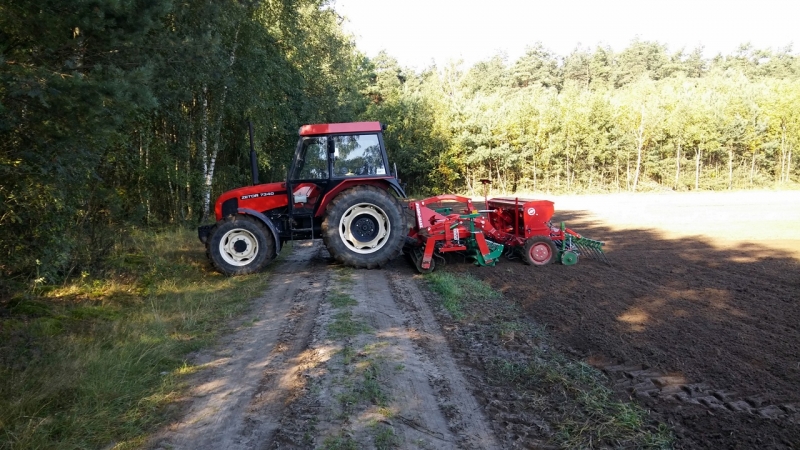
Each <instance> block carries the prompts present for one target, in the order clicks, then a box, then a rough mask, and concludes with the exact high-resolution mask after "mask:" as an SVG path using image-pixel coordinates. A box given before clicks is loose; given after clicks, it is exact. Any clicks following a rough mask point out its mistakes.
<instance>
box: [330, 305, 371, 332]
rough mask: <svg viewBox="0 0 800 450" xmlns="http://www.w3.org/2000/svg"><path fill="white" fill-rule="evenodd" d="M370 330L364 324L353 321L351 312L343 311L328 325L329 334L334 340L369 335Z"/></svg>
mask: <svg viewBox="0 0 800 450" xmlns="http://www.w3.org/2000/svg"><path fill="white" fill-rule="evenodd" d="M369 331H370V328H369V326H368V325H367V324H365V323H364V322H361V321H359V320H355V319H353V314H352V313H351V312H350V311H342V312H339V313H337V314H336V315H335V316H333V322H331V323H330V324H328V334H329V335H330V337H331V338H333V339H339V338H345V337H352V336H358V335H359V334H361V333H368V332H369Z"/></svg>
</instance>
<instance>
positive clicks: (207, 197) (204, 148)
mask: <svg viewBox="0 0 800 450" xmlns="http://www.w3.org/2000/svg"><path fill="white" fill-rule="evenodd" d="M238 44H239V27H237V28H236V33H235V34H234V37H233V47H232V48H231V56H230V59H229V62H228V72H230V70H231V69H232V68H233V64H234V63H235V62H236V48H237V46H238ZM227 96H228V85H227V84H224V85H223V86H222V95H221V97H220V101H219V105H218V109H219V113H218V114H217V119H216V120H215V122H214V142H213V144H212V150H211V154H209V153H208V151H209V150H208V134H209V124H208V116H209V113H208V85H206V84H204V85H203V118H202V121H203V125H202V136H201V143H200V147H201V152H202V154H203V155H206V158H205V161H204V162H203V176H204V178H205V183H204V185H203V221H206V220H208V218H209V214H210V212H211V211H210V210H211V188H212V186H213V183H214V168H215V167H216V163H217V155H218V154H219V149H220V140H221V137H220V133H221V129H222V120H223V119H224V117H225V101H226V98H227Z"/></svg>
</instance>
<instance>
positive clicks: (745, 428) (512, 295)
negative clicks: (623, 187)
mask: <svg viewBox="0 0 800 450" xmlns="http://www.w3.org/2000/svg"><path fill="white" fill-rule="evenodd" d="M552 199H553V200H554V201H555V202H556V216H555V217H554V219H555V220H558V221H562V220H563V221H566V222H567V224H568V226H570V227H571V228H573V229H575V230H576V231H579V232H580V233H582V234H583V235H585V236H587V237H591V238H594V239H599V240H603V241H605V242H607V254H608V256H609V259H610V260H611V263H612V264H611V265H610V266H609V265H605V264H602V263H600V262H597V261H592V260H581V261H580V262H579V263H578V264H577V265H575V266H569V267H567V266H561V265H552V266H547V267H539V268H532V267H528V266H525V265H523V264H521V263H519V262H516V261H503V262H502V263H500V264H498V266H496V267H494V268H478V267H473V266H466V265H464V266H462V267H455V266H452V265H451V266H450V270H459V271H468V272H469V273H470V274H472V275H473V276H475V277H477V278H480V279H483V280H485V281H488V282H489V283H491V285H492V286H493V287H495V288H496V289H498V290H500V291H501V292H502V293H503V294H504V295H505V297H506V298H507V299H511V300H513V301H515V302H517V303H518V304H519V305H520V306H521V307H522V310H523V311H524V314H525V315H526V316H527V318H529V319H530V320H532V321H535V322H538V323H539V324H540V325H543V326H544V327H545V328H546V329H547V330H548V331H549V332H550V333H551V334H552V336H553V340H554V341H555V343H556V345H557V346H559V347H560V348H561V350H563V351H565V352H566V353H567V354H570V355H572V356H574V357H576V358H579V359H583V360H585V361H587V362H589V363H590V364H592V365H594V366H595V367H597V368H600V369H601V370H603V371H604V372H605V373H606V374H607V375H608V376H609V378H610V380H611V381H610V382H611V383H612V384H613V387H614V390H615V392H616V393H617V395H618V396H620V397H625V398H629V397H630V398H633V399H635V400H636V401H637V402H639V403H640V404H642V405H643V406H645V407H646V408H647V409H649V410H651V411H652V415H653V416H654V418H656V419H658V420H660V421H662V422H665V423H667V424H669V425H670V426H671V427H673V429H674V431H675V436H676V440H675V446H676V447H677V448H800V389H799V388H800V192H744V193H716V194H694V195H693V194H643V195H638V196H631V195H627V196H625V195H608V196H592V197H574V198H552Z"/></svg>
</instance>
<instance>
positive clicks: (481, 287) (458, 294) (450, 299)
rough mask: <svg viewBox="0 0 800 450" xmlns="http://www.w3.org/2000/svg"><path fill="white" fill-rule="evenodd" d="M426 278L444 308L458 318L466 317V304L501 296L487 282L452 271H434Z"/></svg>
mask: <svg viewBox="0 0 800 450" xmlns="http://www.w3.org/2000/svg"><path fill="white" fill-rule="evenodd" d="M425 279H426V280H427V281H428V286H429V287H430V288H431V290H432V291H433V292H435V293H436V294H438V295H439V296H440V298H441V302H442V306H443V307H444V309H446V310H447V311H448V312H449V313H450V315H451V316H453V318H454V319H456V320H461V319H463V318H464V305H465V304H467V303H471V302H476V301H482V300H492V299H496V298H499V297H500V294H499V293H498V292H497V291H495V290H493V289H492V288H491V286H489V285H487V284H486V283H483V282H482V281H480V280H476V279H474V278H469V277H466V276H459V275H455V274H452V273H450V272H433V273H431V274H430V275H427V276H426V277H425Z"/></svg>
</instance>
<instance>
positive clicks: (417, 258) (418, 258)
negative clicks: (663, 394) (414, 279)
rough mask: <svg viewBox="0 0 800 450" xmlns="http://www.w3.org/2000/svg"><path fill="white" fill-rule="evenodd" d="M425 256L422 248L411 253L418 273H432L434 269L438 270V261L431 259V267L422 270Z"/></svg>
mask: <svg viewBox="0 0 800 450" xmlns="http://www.w3.org/2000/svg"><path fill="white" fill-rule="evenodd" d="M424 256H425V252H424V251H423V250H422V248H416V249H414V251H412V252H411V259H412V260H413V261H414V266H416V268H417V272H419V273H431V272H433V269H435V268H436V261H435V260H434V259H431V265H430V267H428V268H427V269H423V268H422V258H423V257H424Z"/></svg>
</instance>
